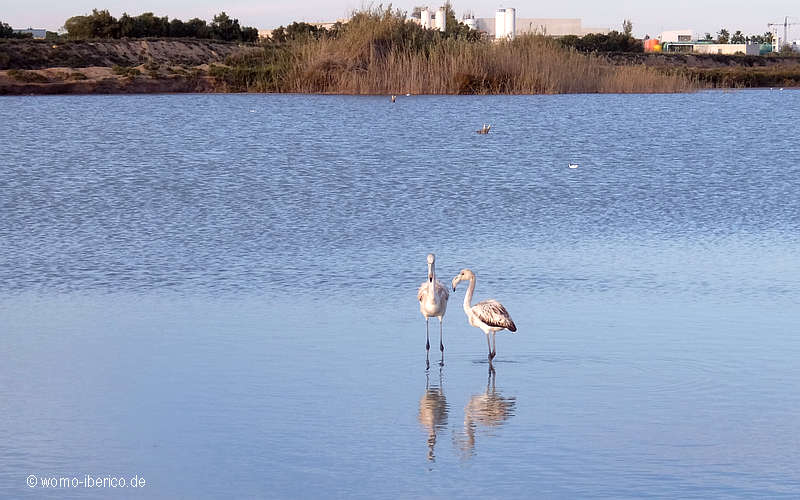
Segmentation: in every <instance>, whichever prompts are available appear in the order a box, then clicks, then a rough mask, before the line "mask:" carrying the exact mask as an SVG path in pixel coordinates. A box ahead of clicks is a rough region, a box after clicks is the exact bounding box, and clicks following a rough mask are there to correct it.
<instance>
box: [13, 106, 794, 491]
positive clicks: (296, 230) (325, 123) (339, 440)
mask: <svg viewBox="0 0 800 500" xmlns="http://www.w3.org/2000/svg"><path fill="white" fill-rule="evenodd" d="M798 108H800V91H783V92H779V91H768V90H759V91H743V92H733V93H723V92H711V93H698V94H692V95H605V96H604V95H570V96H498V97H418V96H414V97H403V96H401V97H399V98H398V101H397V102H396V103H395V104H394V105H392V104H391V103H390V102H389V99H388V97H341V96H284V95H176V96H72V97H4V98H0V137H2V143H3V148H2V149H3V155H2V157H0V330H2V334H0V340H2V347H0V402H2V403H1V404H0V497H9V498H21V497H25V498H81V499H85V498H113V497H124V498H134V497H135V498H252V497H265V498H319V497H334V498H351V497H359V498H365V497H366V498H408V497H433V498H453V497H456V496H459V497H464V496H465V497H477V496H489V497H503V498H505V497H515V498H520V497H531V496H538V497H552V498H558V497H563V498H576V497H613V498H621V497H642V496H655V497H671V498H678V497H680V498H709V497H759V498H762V497H787V498H796V497H797V496H798V495H800V455H798V450H800V419H798V411H800V387H798V380H800V362H799V361H798V359H800V329H799V328H798V324H800V307H798V306H800V257H798V255H800V210H799V208H800V162H798V158H800V141H798V136H797V121H796V114H795V113H792V112H790V111H787V110H796V109H798ZM483 123H491V124H492V125H493V127H492V132H491V133H490V134H489V135H488V136H481V135H478V134H475V130H476V129H477V128H479V127H480V126H481V125H482V124H483ZM569 162H576V163H578V164H579V165H580V166H579V168H577V169H569V168H567V164H568V163H569ZM428 252H435V253H436V255H437V270H438V272H439V277H440V279H442V281H444V282H449V280H450V279H451V278H452V277H453V276H455V275H456V274H457V273H458V271H459V270H460V269H461V268H463V267H470V268H471V269H473V270H474V271H475V273H476V274H477V277H478V282H477V289H476V299H477V300H482V299H485V298H489V297H493V298H496V299H498V300H500V301H502V302H503V303H504V304H505V305H506V307H507V308H508V310H509V311H510V313H511V315H512V317H513V319H514V321H515V322H516V324H517V326H518V328H519V331H518V333H516V334H513V335H512V334H508V333H501V334H500V335H498V339H497V352H498V354H497V358H496V359H495V362H494V368H495V370H496V371H495V374H494V375H490V373H489V365H488V363H487V361H486V354H487V347H486V341H485V338H484V336H483V334H482V333H481V332H480V331H479V330H477V329H475V328H473V327H470V326H469V325H468V323H467V320H466V317H465V316H464V313H463V311H462V309H461V301H462V300H463V297H464V288H465V287H463V286H462V287H461V288H460V289H459V290H458V291H457V292H455V293H453V294H451V300H450V307H449V308H448V312H447V315H446V316H445V319H444V344H445V364H444V366H443V367H440V366H438V361H439V351H438V349H437V348H436V347H434V348H433V349H432V350H431V354H430V357H431V369H430V370H429V371H426V369H425V356H426V353H425V323H424V320H423V319H422V317H421V315H420V314H419V310H418V305H417V302H416V287H417V286H418V285H419V283H420V282H422V281H423V280H424V279H425V277H426V264H425V255H426V254H427V253H428ZM431 330H432V332H436V330H438V322H436V321H434V322H432V328H431ZM437 336H438V332H437V333H432V335H431V337H432V344H434V345H437V344H438V343H437V342H436V341H435V340H433V339H435V337H437ZM437 340H438V339H437ZM31 475H33V476H34V479H35V481H36V484H35V487H34V488H29V487H28V485H27V484H26V481H27V480H28V478H29V476H31ZM86 475H90V476H91V477H93V478H103V477H112V476H113V477H122V478H126V479H128V480H129V478H131V477H133V476H136V477H138V478H143V479H144V480H145V481H146V483H145V485H144V486H142V487H139V488H135V489H134V488H130V487H127V488H116V489H111V488H105V489H104V488H97V487H95V488H86V487H85V486H78V487H71V488H66V487H60V488H43V486H42V481H43V480H47V478H51V477H55V478H56V480H58V479H59V478H67V480H71V479H72V478H75V481H81V482H83V481H85V477H86Z"/></svg>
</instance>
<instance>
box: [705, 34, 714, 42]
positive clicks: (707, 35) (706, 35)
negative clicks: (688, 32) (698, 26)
mask: <svg viewBox="0 0 800 500" xmlns="http://www.w3.org/2000/svg"><path fill="white" fill-rule="evenodd" d="M703 40H705V41H706V42H711V41H713V40H714V38H713V37H712V36H711V33H706V34H705V36H704V37H703Z"/></svg>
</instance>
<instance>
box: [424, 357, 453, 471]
mask: <svg viewBox="0 0 800 500" xmlns="http://www.w3.org/2000/svg"><path fill="white" fill-rule="evenodd" d="M425 379H426V380H425V394H423V395H422V398H421V399H420V400H419V417H418V419H419V423H420V424H421V425H422V426H423V427H424V428H425V429H427V430H428V460H429V461H431V462H434V461H435V460H436V455H435V454H434V450H433V449H434V446H436V435H437V433H438V432H440V431H442V430H444V429H446V428H447V415H448V406H447V398H445V396H444V386H443V385H442V368H441V367H440V368H439V385H438V386H436V385H433V386H432V385H430V375H429V373H428V371H426V372H425Z"/></svg>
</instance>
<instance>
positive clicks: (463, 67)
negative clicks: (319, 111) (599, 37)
mask: <svg viewBox="0 0 800 500" xmlns="http://www.w3.org/2000/svg"><path fill="white" fill-rule="evenodd" d="M345 26H346V29H343V30H342V31H341V33H339V34H338V35H337V36H336V37H322V38H320V39H313V38H308V39H303V40H299V41H294V42H292V43H290V44H289V45H288V46H286V47H284V48H283V50H285V51H286V55H285V56H284V58H283V59H282V60H283V61H284V66H283V70H282V72H280V74H277V73H276V72H275V71H270V72H265V71H258V70H255V69H254V68H253V64H255V66H257V65H258V62H257V58H256V59H254V60H250V61H249V64H250V68H251V70H250V71H244V72H243V71H242V70H241V68H239V69H237V68H236V65H235V64H234V65H233V68H232V70H231V71H232V72H236V71H238V72H239V73H242V72H243V73H244V74H246V75H249V76H250V77H253V78H248V79H247V80H245V81H242V80H241V78H239V79H237V78H236V77H235V76H233V73H231V76H232V80H231V81H229V82H228V83H229V84H231V85H232V86H234V87H235V86H236V85H239V86H240V87H241V90H250V91H277V92H309V93H338V94H397V93H412V94H557V93H597V92H603V93H617V92H619V93H626V92H637V93H638V92H642V93H644V92H686V91H691V90H693V89H695V88H698V86H699V84H698V82H697V79H696V78H693V77H692V76H689V75H686V74H680V73H677V72H673V73H665V72H664V71H659V70H656V69H652V68H648V67H645V66H614V65H612V64H610V63H608V62H606V61H605V60H604V59H603V58H601V57H597V56H594V55H590V54H584V53H579V52H577V51H575V50H574V49H568V48H564V47H562V46H561V45H560V44H559V43H558V42H557V41H555V40H553V39H551V38H548V37H545V36H541V35H525V36H520V37H518V38H517V39H516V40H513V41H504V42H497V43H495V42H490V41H487V40H479V41H471V40H467V39H463V38H447V37H443V36H441V35H440V34H439V33H437V32H433V31H430V30H422V29H421V28H419V27H417V26H416V25H413V24H412V23H410V22H408V21H406V20H405V19H403V18H402V17H400V16H397V15H393V14H391V13H390V12H389V11H386V12H361V13H357V14H355V15H354V16H353V18H352V19H351V20H350V22H349V23H347V25H345ZM265 50H266V51H270V50H273V51H274V50H276V49H275V48H274V47H267V49H265ZM273 66H274V64H273V65H272V66H270V67H273ZM259 75H260V76H259Z"/></svg>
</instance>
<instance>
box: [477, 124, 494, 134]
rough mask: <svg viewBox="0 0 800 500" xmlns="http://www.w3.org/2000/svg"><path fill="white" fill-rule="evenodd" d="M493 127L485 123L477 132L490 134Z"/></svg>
mask: <svg viewBox="0 0 800 500" xmlns="http://www.w3.org/2000/svg"><path fill="white" fill-rule="evenodd" d="M491 128H492V126H491V125H487V124H485V123H484V124H483V127H482V128H480V129H478V130H476V131H475V132H477V133H479V134H488V133H489V129H491Z"/></svg>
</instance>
